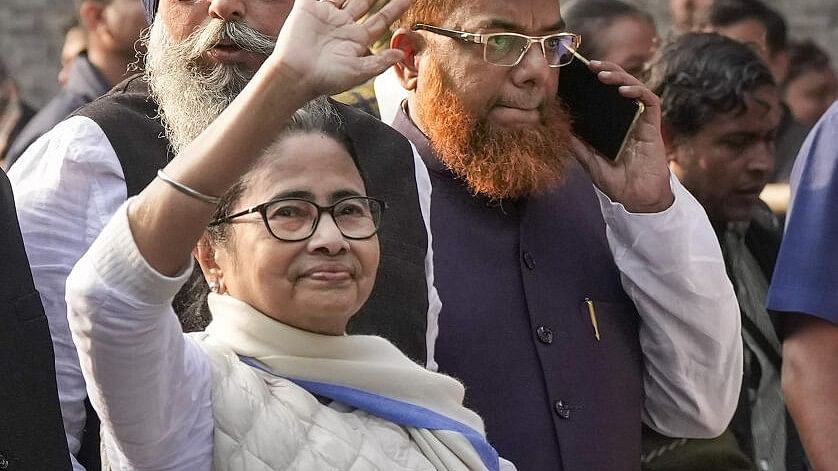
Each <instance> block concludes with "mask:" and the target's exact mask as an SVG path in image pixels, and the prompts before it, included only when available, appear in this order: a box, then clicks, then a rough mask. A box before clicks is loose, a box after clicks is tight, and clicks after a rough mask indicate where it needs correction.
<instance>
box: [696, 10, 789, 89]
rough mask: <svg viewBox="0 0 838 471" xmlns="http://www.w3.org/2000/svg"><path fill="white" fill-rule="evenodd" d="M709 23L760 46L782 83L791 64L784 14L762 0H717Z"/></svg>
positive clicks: (750, 43) (754, 45)
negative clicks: (789, 62)
mask: <svg viewBox="0 0 838 471" xmlns="http://www.w3.org/2000/svg"><path fill="white" fill-rule="evenodd" d="M706 27H707V28H708V29H710V30H712V31H715V32H717V33H719V34H722V35H724V36H727V37H729V38H733V39H736V40H737V41H741V42H743V43H746V44H749V45H751V46H752V47H754V48H756V51H757V53H758V54H759V56H760V57H761V58H762V59H763V60H764V61H765V63H766V64H768V67H769V69H770V70H771V74H772V75H773V76H774V81H775V82H777V83H782V82H783V79H784V78H785V75H786V68H787V67H788V52H787V50H786V49H787V42H788V26H787V25H786V21H785V19H784V18H783V16H782V15H781V14H780V13H779V12H777V11H776V10H774V9H773V8H770V7H769V6H768V5H767V4H765V3H763V2H762V1H761V0H715V1H714V2H712V4H711V6H710V9H709V11H708V13H707V25H706Z"/></svg>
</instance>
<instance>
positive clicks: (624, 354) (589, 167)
mask: <svg viewBox="0 0 838 471" xmlns="http://www.w3.org/2000/svg"><path fill="white" fill-rule="evenodd" d="M398 26H399V29H398V30H396V31H395V33H394V35H393V39H392V41H391V45H392V46H393V47H396V48H398V49H401V50H402V51H403V52H404V53H405V59H404V60H403V61H402V62H401V63H399V64H397V65H396V74H397V75H398V76H399V78H400V80H401V83H402V86H403V87H404V88H405V89H407V90H408V92H409V97H408V99H407V101H406V102H403V103H402V106H401V109H400V110H399V113H398V114H397V116H396V118H395V121H394V122H393V126H394V127H395V128H396V129H398V130H399V131H400V132H402V133H403V134H405V135H406V136H407V137H408V138H409V139H410V140H411V142H413V143H414V145H416V147H417V149H418V151H419V153H420V155H421V156H422V158H423V161H424V162H425V164H426V165H427V167H428V170H429V173H430V176H431V186H432V193H431V206H430V215H431V217H430V227H431V232H432V234H433V252H434V279H435V281H436V286H437V289H438V291H439V295H440V299H441V301H442V311H441V312H440V316H439V336H438V339H437V342H436V345H435V357H436V360H437V363H438V364H439V369H440V371H441V372H444V373H446V374H450V375H452V376H454V377H457V378H459V379H460V380H462V381H463V382H464V383H465V385H466V403H467V404H468V405H469V407H471V408H473V409H474V410H476V411H477V412H478V413H479V414H481V416H482V417H483V418H484V420H485V422H486V426H487V427H486V430H487V433H488V437H489V439H490V440H491V441H492V443H493V444H494V445H495V447H496V448H497V449H498V452H499V453H501V454H502V455H503V456H505V457H508V458H509V459H510V461H512V462H513V463H515V464H516V466H518V468H519V469H524V470H536V469H537V470H542V469H551V470H557V469H558V470H565V471H587V470H610V469H620V470H628V469H640V430H641V427H640V422H641V419H642V420H643V421H644V422H645V423H647V424H648V425H649V426H651V427H652V428H654V429H655V430H658V431H659V432H661V433H663V434H673V435H677V434H679V433H683V434H686V435H685V436H690V437H712V436H716V435H718V434H720V433H721V432H722V431H723V430H724V427H725V426H726V425H727V423H728V420H729V419H730V417H731V414H732V412H733V409H734V408H735V406H736V401H737V399H738V393H739V385H740V378H741V369H742V346H741V342H740V338H739V331H740V325H739V312H738V308H737V305H736V299H735V297H734V295H733V291H732V287H731V285H730V282H729V281H728V279H727V277H726V273H725V267H724V263H723V261H722V259H721V253H720V249H719V245H718V242H717V241H716V237H715V234H714V233H713V230H712V227H711V225H710V223H709V221H708V219H707V216H706V215H705V214H704V211H703V210H702V208H701V206H700V205H699V204H698V202H697V201H696V200H695V199H694V198H692V196H691V195H690V194H689V193H688V192H687V191H686V190H684V188H683V187H682V186H681V185H680V184H679V183H678V181H677V180H676V179H675V178H674V177H673V176H672V175H671V174H670V172H669V170H668V167H667V161H666V156H665V149H664V145H663V140H662V138H661V131H660V104H659V101H658V99H657V97H655V96H654V94H652V92H651V91H649V90H648V89H647V88H646V87H644V86H643V85H642V84H641V83H640V82H639V81H637V79H635V78H633V77H631V76H630V75H629V74H628V73H626V72H625V71H623V70H622V69H620V68H619V67H618V66H616V65H615V64H610V63H594V64H593V65H592V66H591V69H592V71H593V72H594V73H598V77H599V79H600V80H601V81H602V82H605V83H607V84H610V85H615V86H619V87H620V92H621V93H622V94H623V95H624V96H626V97H629V98H633V99H637V100H640V101H642V102H643V104H644V105H645V107H646V111H645V112H644V113H643V114H642V115H641V117H640V118H639V120H638V123H637V126H636V128H635V132H634V133H633V135H632V137H631V139H630V141H629V144H628V146H627V149H626V151H625V152H623V154H622V155H621V156H620V158H619V159H618V160H617V161H616V162H611V161H608V160H606V159H605V158H603V157H601V156H599V155H595V153H594V152H593V151H592V150H591V148H589V147H587V146H586V145H584V144H583V143H582V142H580V141H578V140H572V139H571V135H570V131H569V119H568V117H567V115H566V114H565V113H566V112H565V111H564V109H563V108H562V107H561V104H560V103H558V100H557V99H556V90H557V89H558V88H559V86H560V83H559V78H560V74H561V70H562V69H561V67H562V66H563V65H566V64H567V63H568V62H569V61H570V60H572V57H573V56H572V54H571V51H572V50H574V49H575V48H577V47H578V46H579V42H578V37H576V36H574V35H572V34H569V33H568V32H566V31H565V29H564V22H563V21H562V18H561V15H560V11H559V5H558V3H557V2H555V1H553V0H521V1H516V2H509V1H507V0H476V1H470V2H453V1H439V0H415V1H414V2H413V4H412V6H411V8H410V9H409V10H408V12H407V13H406V14H405V15H403V16H402V17H401V18H400V20H399V23H398ZM607 112H608V110H603V113H607ZM676 267H677V268H676Z"/></svg>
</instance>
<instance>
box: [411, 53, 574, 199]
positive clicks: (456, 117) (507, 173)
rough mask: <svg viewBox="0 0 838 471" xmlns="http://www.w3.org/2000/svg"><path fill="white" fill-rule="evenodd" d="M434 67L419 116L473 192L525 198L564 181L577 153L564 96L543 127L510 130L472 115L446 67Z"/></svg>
mask: <svg viewBox="0 0 838 471" xmlns="http://www.w3.org/2000/svg"><path fill="white" fill-rule="evenodd" d="M429 66H430V67H429V68H428V74H427V78H426V81H425V85H426V89H425V90H423V92H422V93H420V94H419V95H418V96H417V100H418V104H419V109H418V110H417V112H418V114H419V116H418V117H419V119H420V120H421V122H422V123H423V125H424V127H425V129H424V131H425V133H426V134H427V136H428V137H429V138H430V141H431V146H432V147H433V149H434V151H435V152H436V153H437V156H438V157H439V159H440V160H441V161H442V163H443V164H445V166H446V167H448V169H450V170H451V171H452V172H454V174H455V175H457V176H459V177H460V178H462V179H463V180H465V182H466V184H467V185H468V187H469V189H470V190H471V191H472V192H474V193H475V194H480V195H484V196H486V197H489V198H491V199H503V198H522V197H526V196H530V195H534V194H537V193H541V192H544V191H545V190H547V189H548V188H550V187H553V186H555V185H556V184H558V183H559V182H560V181H561V180H562V178H563V177H564V174H565V171H566V168H567V164H568V162H569V161H570V160H571V159H572V158H573V156H572V154H571V153H570V147H569V146H570V136H571V131H570V118H569V116H568V114H567V112H566V111H565V110H564V109H563V108H562V107H561V104H560V102H559V100H558V99H554V100H552V101H551V102H550V104H548V105H545V106H544V108H543V109H542V110H541V122H540V123H539V124H538V125H536V126H530V127H527V128H514V129H507V128H504V127H501V126H497V125H494V124H492V123H490V122H489V121H488V120H486V119H485V118H476V117H474V116H472V115H470V114H469V112H468V111H466V109H465V106H464V105H463V102H462V100H460V99H459V98H458V97H457V96H455V95H454V94H453V93H451V92H450V91H449V90H448V89H447V88H446V87H445V85H444V83H443V82H444V79H443V76H442V70H441V69H440V67H439V66H438V65H437V64H436V63H432V64H429Z"/></svg>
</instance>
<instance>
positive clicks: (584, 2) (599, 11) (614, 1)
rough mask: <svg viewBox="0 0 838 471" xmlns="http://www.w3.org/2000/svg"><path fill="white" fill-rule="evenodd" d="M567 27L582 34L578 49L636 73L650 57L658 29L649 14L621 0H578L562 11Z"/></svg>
mask: <svg viewBox="0 0 838 471" xmlns="http://www.w3.org/2000/svg"><path fill="white" fill-rule="evenodd" d="M563 17H564V20H565V22H566V23H567V30H568V31H572V32H574V33H576V34H579V35H581V36H582V43H581V46H580V47H579V53H580V54H582V55H583V56H585V57H586V58H588V59H592V60H594V59H595V60H602V61H609V62H614V63H615V64H617V65H619V66H620V67H622V68H623V69H625V71H626V72H628V73H630V74H632V75H634V76H635V77H638V76H639V75H640V73H641V72H642V71H643V66H644V65H645V64H646V62H647V61H648V60H649V59H651V58H652V55H654V53H655V49H656V47H657V43H658V32H657V28H656V27H655V20H654V18H652V16H651V15H650V14H648V13H646V12H644V11H642V10H640V9H638V8H637V7H634V6H633V5H631V4H628V3H626V2H622V1H620V0H577V1H575V2H572V3H570V4H568V6H567V9H566V11H564V13H563Z"/></svg>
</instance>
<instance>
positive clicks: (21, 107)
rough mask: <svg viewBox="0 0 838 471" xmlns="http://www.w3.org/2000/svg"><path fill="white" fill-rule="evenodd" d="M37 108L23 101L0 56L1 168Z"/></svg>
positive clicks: (5, 166)
mask: <svg viewBox="0 0 838 471" xmlns="http://www.w3.org/2000/svg"><path fill="white" fill-rule="evenodd" d="M34 115H35V110H34V109H32V107H30V106H29V105H27V104H26V103H24V102H23V100H21V98H20V91H19V89H18V86H17V83H16V82H15V81H14V79H13V78H12V76H11V74H9V70H8V69H7V68H6V65H5V64H4V63H3V60H2V58H0V168H3V169H5V168H7V165H6V161H5V159H6V154H7V153H8V150H9V145H10V144H11V142H12V141H13V140H14V139H15V137H17V135H18V134H20V132H21V130H23V127H24V126H25V125H26V123H27V122H29V120H31V119H32V116H34Z"/></svg>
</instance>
